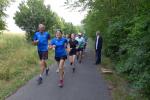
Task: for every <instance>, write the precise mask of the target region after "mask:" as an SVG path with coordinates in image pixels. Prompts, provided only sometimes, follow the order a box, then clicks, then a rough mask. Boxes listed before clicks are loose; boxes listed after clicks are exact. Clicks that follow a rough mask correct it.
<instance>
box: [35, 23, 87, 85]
mask: <svg viewBox="0 0 150 100" xmlns="http://www.w3.org/2000/svg"><path fill="white" fill-rule="evenodd" d="M49 40H50V35H49V34H48V32H45V26H44V25H43V24H39V28H38V32H36V33H35V34H34V37H33V44H34V45H37V50H38V55H39V58H40V67H41V74H40V76H39V78H38V84H41V83H42V81H43V74H44V72H45V73H46V76H47V75H48V72H49V68H48V67H47V64H46V60H47V59H48V50H54V51H55V60H56V61H57V64H58V75H59V87H63V86H64V64H65V61H66V60H67V58H68V56H69V61H70V65H71V66H72V72H73V73H74V72H75V66H76V62H75V61H76V58H77V61H78V62H79V63H81V62H82V57H83V51H84V49H85V47H86V41H85V38H84V37H83V36H82V33H78V34H74V33H72V34H69V36H67V37H64V36H63V32H62V31H61V30H60V29H57V30H56V32H55V37H54V38H53V39H52V40H51V41H50V42H49ZM76 56H77V57H76Z"/></svg>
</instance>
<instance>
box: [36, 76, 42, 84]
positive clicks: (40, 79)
mask: <svg viewBox="0 0 150 100" xmlns="http://www.w3.org/2000/svg"><path fill="white" fill-rule="evenodd" d="M42 80H43V79H42V77H39V78H38V80H37V81H38V85H40V84H42Z"/></svg>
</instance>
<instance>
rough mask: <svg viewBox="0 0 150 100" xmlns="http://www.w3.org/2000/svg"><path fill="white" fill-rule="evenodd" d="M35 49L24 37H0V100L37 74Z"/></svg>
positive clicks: (6, 35)
mask: <svg viewBox="0 0 150 100" xmlns="http://www.w3.org/2000/svg"><path fill="white" fill-rule="evenodd" d="M38 67H39V65H38V55H37V52H36V47H35V46H32V45H31V44H30V43H27V41H26V40H25V38H24V36H18V35H10V34H1V35H0V100H3V99H4V98H5V97H6V96H8V95H10V94H11V93H12V92H14V91H15V90H16V89H17V88H18V87H20V86H21V85H23V84H24V83H25V82H26V81H27V80H29V79H31V78H32V77H33V75H35V74H37V73H38V72H39V68H38Z"/></svg>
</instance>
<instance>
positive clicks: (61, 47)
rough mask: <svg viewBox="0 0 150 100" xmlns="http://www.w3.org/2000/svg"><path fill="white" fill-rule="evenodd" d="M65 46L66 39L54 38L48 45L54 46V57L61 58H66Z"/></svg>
mask: <svg viewBox="0 0 150 100" xmlns="http://www.w3.org/2000/svg"><path fill="white" fill-rule="evenodd" d="M66 44H67V39H66V38H61V39H58V38H54V39H52V40H51V43H50V45H55V46H56V48H55V57H63V56H67V52H66V46H65V45H66Z"/></svg>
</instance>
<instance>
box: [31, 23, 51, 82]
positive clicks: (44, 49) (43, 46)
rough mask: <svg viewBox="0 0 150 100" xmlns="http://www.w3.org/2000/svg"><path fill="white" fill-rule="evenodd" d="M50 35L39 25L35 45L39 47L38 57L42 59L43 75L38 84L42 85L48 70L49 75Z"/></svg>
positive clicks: (34, 38)
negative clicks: (44, 74) (47, 62)
mask: <svg viewBox="0 0 150 100" xmlns="http://www.w3.org/2000/svg"><path fill="white" fill-rule="evenodd" d="M49 39H50V35H49V34H48V32H45V26H44V25H43V24H39V28H38V32H36V33H35V34H34V37H33V44H34V45H37V50H38V55H39V59H40V67H41V74H40V76H39V78H38V84H41V83H42V80H43V78H42V77H43V73H44V71H45V70H46V75H48V72H49V68H48V67H47V64H46V60H47V59H48V40H49Z"/></svg>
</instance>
